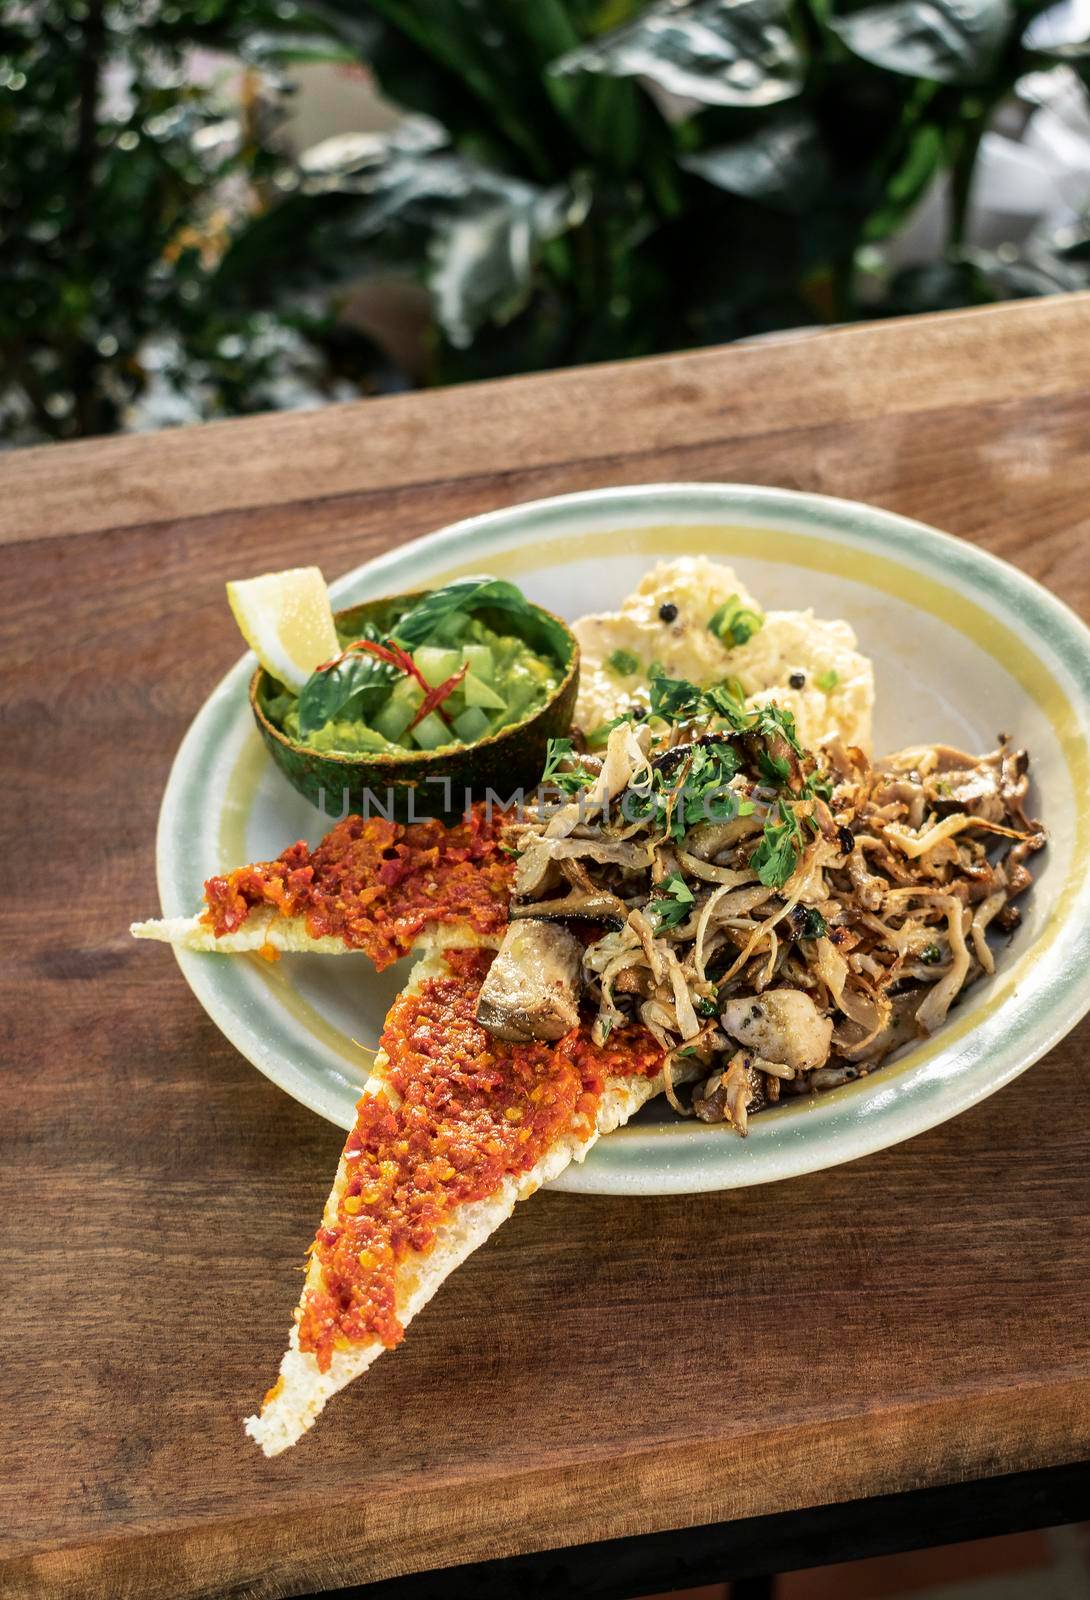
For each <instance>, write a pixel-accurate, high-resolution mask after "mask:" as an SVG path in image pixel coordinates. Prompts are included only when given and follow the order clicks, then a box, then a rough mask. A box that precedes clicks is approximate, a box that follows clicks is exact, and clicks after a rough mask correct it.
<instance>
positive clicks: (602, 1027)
mask: <svg viewBox="0 0 1090 1600" xmlns="http://www.w3.org/2000/svg"><path fill="white" fill-rule="evenodd" d="M612 1029H613V1018H612V1017H603V1018H602V1020H601V1022H600V1023H599V1024H598V1032H599V1033H600V1034H601V1035H602V1043H603V1044H605V1042H606V1040H607V1039H608V1038H609V1035H610V1033H611V1031H612Z"/></svg>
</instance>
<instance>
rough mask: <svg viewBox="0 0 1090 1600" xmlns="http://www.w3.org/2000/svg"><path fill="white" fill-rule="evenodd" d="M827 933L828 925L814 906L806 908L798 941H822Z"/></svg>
mask: <svg viewBox="0 0 1090 1600" xmlns="http://www.w3.org/2000/svg"><path fill="white" fill-rule="evenodd" d="M828 932H829V924H828V923H827V922H826V921H825V918H824V917H823V916H822V914H821V912H820V911H819V910H818V909H817V907H816V906H807V908H806V914H805V916H804V917H803V919H802V929H801V931H800V933H799V938H800V939H824V938H825V936H826V934H827V933H828Z"/></svg>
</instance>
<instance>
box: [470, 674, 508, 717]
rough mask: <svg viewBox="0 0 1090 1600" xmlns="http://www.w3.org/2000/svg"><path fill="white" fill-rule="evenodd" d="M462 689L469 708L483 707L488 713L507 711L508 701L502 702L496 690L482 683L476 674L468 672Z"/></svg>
mask: <svg viewBox="0 0 1090 1600" xmlns="http://www.w3.org/2000/svg"><path fill="white" fill-rule="evenodd" d="M462 689H463V691H464V693H465V697H466V705H467V706H483V707H484V708H485V710H486V711H506V710H507V701H506V700H501V699H500V697H499V695H498V694H497V693H496V691H495V689H490V688H489V686H488V684H487V683H482V681H481V679H480V678H478V677H477V676H476V674H475V673H472V672H467V673H466V675H465V677H464V678H463V679H462Z"/></svg>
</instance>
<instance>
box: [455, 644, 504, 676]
mask: <svg viewBox="0 0 1090 1600" xmlns="http://www.w3.org/2000/svg"><path fill="white" fill-rule="evenodd" d="M462 660H463V661H464V662H465V664H466V666H467V667H468V668H469V670H470V672H472V674H473V676H474V677H475V678H480V680H481V682H482V683H493V682H494V681H495V678H494V674H495V671H496V663H495V661H494V660H493V657H492V652H491V650H490V649H489V648H488V646H487V645H486V644H464V645H463V646H462Z"/></svg>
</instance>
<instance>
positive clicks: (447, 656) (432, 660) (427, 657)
mask: <svg viewBox="0 0 1090 1600" xmlns="http://www.w3.org/2000/svg"><path fill="white" fill-rule="evenodd" d="M413 660H414V661H415V662H416V665H417V666H418V667H419V669H420V671H421V672H422V673H423V675H424V677H425V678H426V679H427V680H428V682H429V683H430V685H431V687H432V688H433V689H434V688H435V687H436V685H437V684H440V683H445V682H446V681H447V679H448V678H453V676H454V674H455V673H456V672H457V671H458V668H459V667H460V666H461V665H462V658H461V656H460V654H459V653H458V651H457V650H437V649H436V647H435V646H434V645H433V644H422V645H421V646H420V648H419V650H414V651H413Z"/></svg>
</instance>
